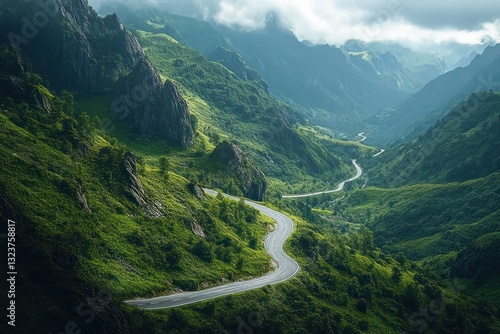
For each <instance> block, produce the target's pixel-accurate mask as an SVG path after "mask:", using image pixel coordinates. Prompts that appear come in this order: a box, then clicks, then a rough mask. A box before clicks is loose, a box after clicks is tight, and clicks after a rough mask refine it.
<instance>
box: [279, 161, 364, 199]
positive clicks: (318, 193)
mask: <svg viewBox="0 0 500 334" xmlns="http://www.w3.org/2000/svg"><path fill="white" fill-rule="evenodd" d="M352 164H353V165H354V167H355V168H356V175H354V176H353V177H351V178H350V179H349V180H345V181H342V182H340V183H339V186H338V187H337V189H335V190H327V191H320V192H317V193H310V194H301V195H283V196H281V197H282V198H303V197H311V196H318V195H323V194H331V193H336V192H339V191H341V190H342V189H344V185H345V184H346V183H347V182H351V181H354V180H356V179H358V178H359V177H360V176H361V174H363V170H362V169H361V167H359V165H358V163H357V162H356V160H353V161H352Z"/></svg>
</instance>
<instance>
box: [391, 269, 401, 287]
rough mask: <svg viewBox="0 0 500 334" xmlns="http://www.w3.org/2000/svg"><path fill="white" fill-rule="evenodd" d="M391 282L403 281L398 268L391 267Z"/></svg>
mask: <svg viewBox="0 0 500 334" xmlns="http://www.w3.org/2000/svg"><path fill="white" fill-rule="evenodd" d="M391 280H392V281H393V282H395V283H401V281H402V280H403V273H402V272H401V269H399V267H392V275H391Z"/></svg>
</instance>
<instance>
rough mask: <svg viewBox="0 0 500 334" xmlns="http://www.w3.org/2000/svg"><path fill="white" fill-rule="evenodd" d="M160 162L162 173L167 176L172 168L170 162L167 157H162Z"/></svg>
mask: <svg viewBox="0 0 500 334" xmlns="http://www.w3.org/2000/svg"><path fill="white" fill-rule="evenodd" d="M158 162H159V164H160V173H162V174H165V173H166V172H167V170H168V169H169V168H170V162H169V161H168V159H167V158H166V157H161V158H160V160H159V161H158Z"/></svg>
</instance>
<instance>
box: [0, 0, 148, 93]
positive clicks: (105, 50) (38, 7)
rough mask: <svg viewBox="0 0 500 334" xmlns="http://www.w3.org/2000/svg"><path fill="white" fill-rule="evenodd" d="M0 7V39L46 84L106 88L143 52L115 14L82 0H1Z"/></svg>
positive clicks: (92, 88) (128, 68) (70, 87)
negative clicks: (102, 12)
mask: <svg viewBox="0 0 500 334" xmlns="http://www.w3.org/2000/svg"><path fill="white" fill-rule="evenodd" d="M2 6H4V5H2ZM4 8H5V9H4V10H2V11H1V12H0V18H1V20H0V22H1V23H0V35H1V37H0V38H1V39H3V40H2V42H8V43H10V44H14V45H17V46H19V47H21V48H22V51H23V54H24V55H25V56H27V57H28V58H29V59H30V60H31V62H32V63H33V67H34V70H35V71H36V72H38V73H41V74H42V75H43V77H44V78H45V79H46V80H48V81H49V83H50V86H51V87H52V88H56V89H66V90H68V89H69V90H85V91H102V90H106V89H111V87H112V84H113V83H114V82H115V81H116V80H117V79H118V78H119V77H120V76H121V75H123V74H125V73H127V72H128V71H130V70H131V69H132V68H133V66H134V65H135V63H136V62H137V61H138V60H139V59H140V58H142V57H143V51H142V48H141V46H140V45H139V43H138V41H137V40H136V39H135V37H133V36H132V35H131V34H130V33H129V32H128V31H126V30H125V29H124V28H123V25H122V24H121V22H120V20H119V19H118V17H117V16H116V15H109V16H107V17H105V18H101V17H99V16H98V15H97V13H96V12H95V11H94V10H93V9H92V8H91V7H90V6H89V5H88V2H87V0H44V1H35V0H27V1H14V0H7V1H6V4H5V7H4Z"/></svg>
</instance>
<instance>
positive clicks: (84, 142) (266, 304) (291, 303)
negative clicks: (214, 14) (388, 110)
mask: <svg viewBox="0 0 500 334" xmlns="http://www.w3.org/2000/svg"><path fill="white" fill-rule="evenodd" d="M42 4H44V3H42ZM54 4H55V5H57V6H59V7H58V8H61V10H62V7H60V6H63V7H64V10H65V14H64V17H66V18H70V17H74V18H79V19H78V20H75V21H74V22H81V23H83V24H84V26H82V27H73V28H72V30H71V31H74V32H77V31H81V32H82V34H83V35H82V36H80V37H78V38H77V39H78V40H81V41H85V40H87V41H89V45H91V44H92V42H91V41H97V40H99V41H100V43H102V44H104V46H105V45H109V46H110V47H109V48H102V49H101V51H102V55H103V57H104V58H105V59H107V60H109V61H110V62H116V64H109V67H103V68H102V69H101V70H102V73H103V75H102V76H98V78H100V79H102V80H103V82H102V83H99V84H97V85H94V84H93V81H92V80H88V81H87V83H85V85H82V86H79V85H75V84H73V83H71V80H67V79H68V77H67V75H68V74H67V73H74V74H75V73H76V72H71V66H69V68H67V69H65V68H64V67H65V66H68V65H67V64H71V63H72V62H71V59H68V60H67V61H66V62H65V63H64V67H61V68H59V69H57V68H54V67H52V65H51V66H50V67H48V66H47V67H37V68H38V70H35V66H33V65H31V61H34V62H36V61H37V55H38V54H39V55H40V57H41V58H43V57H45V56H46V54H47V53H48V52H49V51H47V50H46V48H47V46H43V47H41V46H40V48H39V49H37V48H35V47H34V46H31V45H35V44H31V43H32V42H33V43H35V41H36V37H33V39H32V40H31V42H30V48H33V53H25V49H24V48H18V47H16V46H13V45H10V44H0V62H1V63H2V65H3V66H2V67H0V84H1V85H0V158H1V161H2V163H1V164H0V175H2V177H1V178H0V229H1V231H5V232H6V233H0V238H1V240H0V241H2V244H5V243H10V245H8V246H9V248H13V245H12V244H14V243H15V254H16V262H15V263H13V261H12V260H8V259H12V255H8V253H12V252H11V250H10V249H9V252H2V255H1V260H2V261H3V263H9V264H10V265H11V266H12V267H11V269H10V270H14V269H15V270H17V274H9V275H10V276H9V278H8V282H10V284H9V285H8V286H7V288H8V289H9V294H10V293H13V292H14V291H13V289H15V294H16V297H15V300H14V298H13V297H10V296H7V298H4V299H3V302H2V303H3V304H2V305H3V307H4V308H5V309H8V312H9V314H8V319H9V322H7V321H3V322H1V323H0V332H1V333H10V332H13V330H12V329H13V328H12V327H13V325H14V324H15V325H16V326H15V327H16V328H15V332H21V333H32V332H34V333H38V332H41V331H42V332H45V331H47V332H56V333H59V332H75V333H76V332H82V333H83V332H86V333H163V332H177V333H233V332H235V331H236V332H252V331H253V332H256V333H259V332H261V333H282V332H285V333H288V332H301V333H331V332H339V333H359V332H374V333H390V332H401V331H403V330H404V331H409V332H416V333H418V332H421V331H422V328H423V326H424V327H426V328H428V332H430V333H443V332H452V333H455V332H457V333H460V332H464V333H467V332H488V331H490V332H498V331H499V329H500V321H499V319H498V316H497V314H498V312H497V311H496V310H495V308H494V306H491V304H489V303H488V302H487V301H486V298H481V297H479V298H477V299H476V298H470V297H467V296H466V295H465V293H463V292H461V291H458V292H457V291H454V290H452V289H450V288H448V287H447V286H446V285H445V284H444V283H443V281H441V280H440V279H439V278H437V277H436V276H433V275H434V274H435V272H434V271H432V272H429V273H426V272H425V271H424V269H422V268H420V267H419V265H418V263H417V262H414V261H410V260H405V259H404V258H402V257H400V256H396V255H394V256H392V255H391V254H390V253H389V252H387V251H385V250H382V249H380V248H378V247H377V246H376V245H375V244H374V236H373V233H372V232H371V231H370V230H369V229H368V228H365V227H363V226H362V225H360V224H356V223H355V219H354V217H353V219H351V221H341V219H340V217H339V216H331V217H325V216H323V213H324V211H321V213H322V214H321V215H320V214H317V212H318V210H316V208H313V207H312V204H314V203H315V202H319V201H320V200H321V198H314V199H310V200H309V199H306V200H300V199H299V200H296V201H295V200H291V201H288V200H285V199H282V198H281V193H282V192H283V191H287V192H289V191H290V192H299V191H309V190H316V189H318V188H321V189H327V188H330V187H334V186H336V185H337V183H338V182H339V180H345V179H347V178H348V177H351V176H352V173H353V172H354V170H353V168H352V164H351V161H352V159H358V160H359V161H361V160H363V159H364V160H365V161H368V159H369V157H372V156H373V154H375V153H376V152H377V151H378V150H376V149H375V148H372V147H368V146H365V145H363V144H361V143H356V142H349V141H344V140H338V139H334V138H332V137H330V136H329V135H328V134H327V133H326V132H325V131H324V130H323V129H321V128H319V127H314V126H312V125H311V124H309V123H308V122H307V121H306V120H304V118H303V117H302V116H301V115H300V113H299V112H298V111H297V110H295V109H294V108H293V107H291V106H290V105H287V104H285V103H283V102H280V101H277V100H276V99H275V98H274V97H273V96H272V95H270V94H269V92H268V91H267V89H266V87H265V85H263V82H262V81H261V80H248V79H249V78H248V77H246V78H244V77H239V76H237V75H236V74H235V73H234V72H232V71H231V70H229V69H228V67H226V66H224V65H222V64H220V63H217V62H214V61H211V60H209V59H207V58H206V57H204V56H203V55H202V54H200V53H199V52H197V51H195V50H193V49H191V48H189V47H187V46H185V45H183V44H181V43H180V42H179V41H178V40H176V39H175V38H174V37H172V36H170V35H167V34H165V33H164V32H148V31H144V30H140V29H138V30H134V31H133V32H132V33H130V32H127V31H126V30H125V29H124V30H123V34H125V35H126V36H129V37H130V38H127V40H128V41H129V42H127V43H130V44H127V45H129V46H131V45H139V46H140V47H141V48H142V50H143V51H142V52H143V54H141V55H140V57H138V58H137V59H136V62H135V63H134V64H132V65H131V66H130V67H129V66H128V65H127V66H124V63H123V62H122V59H121V58H122V55H123V54H122V52H123V50H124V49H129V48H128V47H125V48H122V46H123V45H121V46H116V45H115V46H112V45H113V43H112V41H113V38H114V37H116V36H115V33H114V32H113V31H107V32H106V33H105V34H104V35H101V30H100V29H98V28H99V26H100V25H99V22H98V21H95V22H94V23H95V24H94V25H93V26H94V27H97V28H96V30H95V32H96V34H95V35H94V34H93V31H94V30H92V28H91V27H87V28H89V29H90V30H88V29H87V28H86V27H85V24H86V22H93V21H92V20H94V19H96V17H95V15H94V12H93V10H91V9H89V8H88V5H87V3H86V2H85V1H81V2H71V3H70V2H64V1H58V2H54ZM70 4H73V6H70ZM77 4H81V6H80V5H77ZM36 6H40V3H38V2H37V1H34V0H30V1H17V2H9V7H8V8H6V7H1V8H2V11H1V13H0V26H1V27H2V28H1V29H2V31H16V29H17V28H18V26H17V25H16V24H17V23H18V22H17V21H16V22H11V21H10V20H9V17H10V14H9V13H16V15H21V22H23V23H24V21H26V20H24V19H23V18H26V19H28V18H31V17H30V16H29V14H30V13H33V10H34V8H39V7H36ZM37 13H39V12H36V13H35V15H34V16H33V17H35V20H33V22H38V23H40V22H41V21H38V20H40V18H41V17H42V16H43V15H42V14H37ZM40 15H42V16H40ZM47 15H48V14H47ZM28 20H29V19H28ZM96 20H97V19H96ZM102 20H105V18H102ZM6 22H9V23H8V24H7V23H6ZM61 22H63V21H61ZM64 22H66V21H64ZM64 22H63V24H60V25H54V26H53V28H54V29H55V30H54V31H53V32H54V36H65V33H66V29H67V28H68V25H67V24H65V23H64ZM11 23H12V24H13V26H9V24H11ZM39 25H40V24H39ZM38 28H40V31H41V30H42V27H38ZM20 29H22V28H20ZM21 33H22V31H21ZM40 34H41V32H40ZM121 34H122V33H119V35H121ZM39 36H43V35H39ZM55 41H56V42H57V43H56V44H50V46H51V48H53V49H54V50H56V49H58V50H59V52H62V51H61V50H62V49H63V48H62V47H61V48H58V45H59V46H61V45H62V46H64V45H66V44H65V43H66V41H73V40H72V39H71V38H70V37H68V36H66V37H65V38H63V39H61V40H55ZM59 43H61V44H59ZM84 44H85V43H84ZM26 46H27V45H26ZM101 46H102V45H101ZM82 50H83V49H82ZM86 51H88V50H83V51H82V53H81V55H79V57H80V58H78V62H77V64H79V65H81V66H82V67H81V68H79V69H81V70H82V71H83V72H85V73H92V71H90V72H87V70H88V69H92V68H94V66H95V62H94V61H95V60H96V59H97V58H95V53H94V51H92V52H88V53H87V52H86ZM50 52H52V50H51V51H50ZM95 52H97V51H95ZM142 52H140V53H142ZM63 54H64V53H63ZM60 56H61V55H60V54H59V53H58V57H60ZM58 59H60V58H58ZM100 59H101V58H100ZM233 60H234V59H233ZM237 63H239V62H234V63H233V64H234V65H236V64H237ZM101 64H102V63H101ZM239 64H240V65H241V63H239ZM228 66H229V65H228ZM106 68H109V70H110V73H107V72H106ZM240 68H241V67H240ZM117 69H120V70H119V71H117ZM122 69H123V72H122V71H121V70H122ZM38 71H39V72H38ZM58 71H59V72H58ZM57 73H60V77H58V75H57ZM76 74H77V73H76ZM76 74H75V75H76ZM45 75H48V76H51V78H52V80H50V81H48V80H47V79H46V77H45ZM81 78H82V79H83V80H87V79H86V77H85V76H82V77H81ZM66 85H67V86H66ZM101 85H102V87H103V89H102V90H101V89H97V88H96V87H100V86H101ZM125 107H126V108H125ZM174 134H177V136H174ZM190 140H191V141H190ZM494 176H495V174H494V175H493V176H490V178H485V179H484V181H483V180H481V183H480V182H476V181H475V180H473V181H468V182H470V184H466V185H467V186H468V187H470V188H467V190H468V191H469V190H470V189H472V190H477V189H483V187H484V184H489V185H491V187H492V188H491V189H492V190H494V191H493V193H495V191H496V188H495V187H496V186H497V185H498V182H496V179H494ZM483 183H484V184H483ZM203 187H212V188H217V189H221V190H225V191H228V192H230V193H231V194H233V195H236V196H244V195H246V196H252V197H254V198H255V199H264V200H266V201H268V202H264V203H261V204H262V205H268V206H273V207H274V208H275V210H280V211H282V212H286V213H287V215H288V216H289V217H290V219H292V220H293V222H294V225H295V230H294V231H293V233H292V235H291V236H290V239H289V241H287V243H286V244H285V245H284V248H285V250H286V252H287V253H288V254H289V255H290V256H292V257H293V258H294V259H296V261H297V262H298V263H299V264H300V266H301V270H300V272H298V273H297V275H296V276H295V277H294V278H293V280H289V281H285V282H282V283H279V284H276V285H273V286H265V287H263V288H261V289H257V290H253V291H248V292H245V293H236V294H232V295H228V296H225V297H221V298H218V299H214V300H206V301H202V302H199V303H195V304H190V305H184V306H183V307H179V308H173V309H166V310H160V311H151V312H149V311H145V310H141V309H139V308H136V307H133V306H132V305H129V304H126V303H124V300H130V299H134V298H143V297H153V296H159V295H165V294H172V293H179V292H181V291H191V290H202V289H206V288H208V287H211V286H214V285H222V284H224V283H226V282H231V281H239V280H247V279H251V278H253V277H259V276H263V275H266V274H267V273H269V272H270V271H271V270H272V269H273V268H274V266H275V264H274V263H273V262H272V261H271V259H270V257H269V254H268V253H267V252H266V248H265V244H264V243H263V242H262V241H264V240H266V239H265V238H266V235H267V234H268V233H269V232H270V231H272V230H273V228H274V221H273V220H272V219H270V218H269V217H267V216H263V215H261V214H260V213H259V211H257V210H255V209H253V208H252V207H251V206H249V205H246V203H245V200H243V199H242V200H239V201H234V200H231V199H227V198H226V197H224V196H222V194H219V195H217V196H213V197H212V196H210V195H209V194H207V193H205V192H204V190H203ZM361 187H362V185H361V183H359V182H349V186H348V187H346V188H345V189H344V190H345V191H344V192H343V193H342V194H340V196H342V195H344V194H346V195H348V194H349V193H350V192H352V191H354V190H356V189H359V188H361ZM357 193H361V192H357ZM338 195H339V194H332V195H328V196H327V197H328V198H324V199H325V200H326V203H329V204H328V205H334V204H335V203H337V202H339V201H337V199H338V198H341V197H340V196H339V197H338V198H335V199H333V198H332V196H335V197H336V196H338ZM470 196H472V198H475V197H476V193H473V192H472V191H470ZM466 199H467V200H470V198H466ZM480 200H483V198H480ZM484 201H485V203H486V204H488V205H485V206H484V208H485V210H487V209H489V208H490V206H493V205H494V203H496V202H498V201H496V197H494V196H493V195H492V196H489V197H485V198H484ZM486 201H488V202H486ZM492 203H493V204H492ZM459 204H462V203H461V202H460V203H459ZM471 204H474V203H471ZM379 206H381V205H379ZM464 208H465V209H468V207H466V206H465V205H464ZM469 209H470V208H469ZM339 212H341V210H339ZM344 212H345V211H344ZM465 213H467V214H469V213H470V212H469V211H465ZM304 217H307V220H305V219H304ZM358 217H359V216H358ZM493 221H494V220H493ZM477 231H479V229H478V230H477ZM14 234H15V236H14ZM4 237H7V239H6V238H4ZM14 239H15V240H14ZM481 245H493V247H494V246H495V243H494V242H490V240H489V239H488V240H478V242H477V243H476V244H475V245H474V246H477V247H475V248H471V249H470V252H469V253H470V254H473V256H477V258H481V259H482V260H484V258H483V257H482V256H483V254H480V252H479V249H478V248H480V246H481ZM490 249H491V248H488V251H486V252H485V253H484V254H488V253H489V250H490ZM466 258H467V257H464V259H466ZM459 263H464V264H466V266H465V267H467V268H469V267H470V266H469V265H468V262H467V261H462V262H457V265H458V264H459ZM484 263H485V264H488V263H486V262H484ZM13 275H15V280H14V279H12V276H13ZM14 281H15V284H14ZM14 305H15V310H14ZM431 316H432V317H431ZM256 319H257V320H256ZM430 319H431V320H430Z"/></svg>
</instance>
